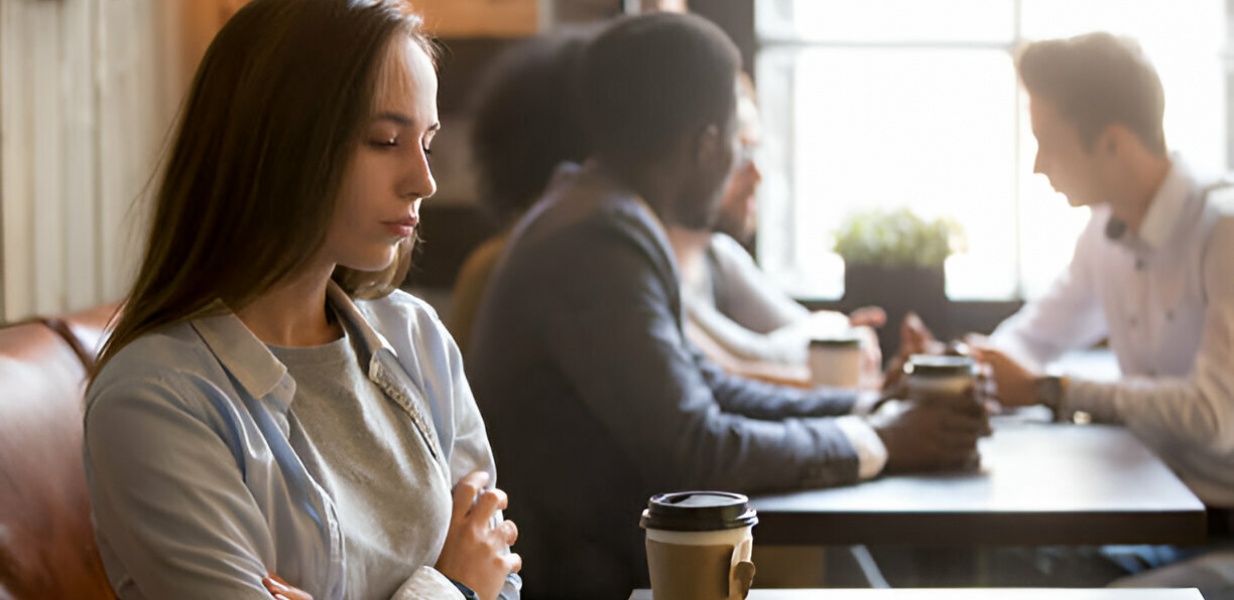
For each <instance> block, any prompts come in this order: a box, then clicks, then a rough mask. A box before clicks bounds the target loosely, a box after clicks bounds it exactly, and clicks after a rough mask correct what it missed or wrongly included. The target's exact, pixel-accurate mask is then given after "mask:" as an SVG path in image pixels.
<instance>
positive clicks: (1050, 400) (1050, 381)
mask: <svg viewBox="0 0 1234 600" xmlns="http://www.w3.org/2000/svg"><path fill="white" fill-rule="evenodd" d="M1062 397H1063V382H1062V379H1060V378H1058V377H1040V378H1038V379H1037V401H1038V402H1040V403H1041V404H1044V405H1046V406H1048V407H1050V408H1053V409H1057V408H1058V405H1059V403H1060V401H1061V400H1062Z"/></svg>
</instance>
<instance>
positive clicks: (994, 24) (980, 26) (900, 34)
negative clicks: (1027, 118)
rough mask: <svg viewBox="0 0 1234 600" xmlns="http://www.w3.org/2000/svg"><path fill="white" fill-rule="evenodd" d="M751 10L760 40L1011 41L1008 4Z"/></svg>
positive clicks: (783, 3)
mask: <svg viewBox="0 0 1234 600" xmlns="http://www.w3.org/2000/svg"><path fill="white" fill-rule="evenodd" d="M755 8H756V10H757V13H756V15H757V17H756V19H757V27H758V34H759V36H761V37H763V38H775V39H780V40H797V41H801V40H805V41H833V42H894V43H903V42H914V41H915V42H947V43H955V42H967V43H973V42H985V43H998V44H1007V43H1010V42H1011V41H1012V39H1013V29H1014V5H1013V3H1012V1H1011V0H934V1H932V2H923V1H922V0H861V1H858V2H854V1H852V0H770V1H764V2H758V3H757V4H756V7H755Z"/></svg>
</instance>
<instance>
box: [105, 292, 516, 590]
mask: <svg viewBox="0 0 1234 600" xmlns="http://www.w3.org/2000/svg"><path fill="white" fill-rule="evenodd" d="M329 298H330V302H331V304H332V306H334V308H335V310H336V311H337V313H338V315H339V317H340V319H342V320H344V321H345V322H346V323H347V324H348V325H349V328H350V330H351V331H353V332H356V333H357V334H358V337H359V338H360V339H359V340H358V342H359V343H358V344H357V347H358V353H359V354H360V360H361V361H362V364H367V372H368V376H369V378H370V379H371V380H373V381H374V382H375V383H376V384H377V385H378V386H379V387H380V388H381V389H382V390H383V391H385V392H386V395H387V397H388V398H389V399H390V400H391V401H393V402H395V403H397V404H398V405H399V407H400V408H401V409H402V410H403V411H404V412H406V414H407V416H408V419H409V421H410V422H411V424H412V425H413V426H414V427H415V429H416V430H417V432H418V433H419V434H420V436H421V438H422V440H423V442H424V443H425V444H426V445H427V446H428V450H429V452H430V454H431V455H432V456H433V457H434V459H435V460H436V462H437V466H438V467H440V469H439V471H438V472H437V474H435V475H434V476H447V477H448V478H449V484H450V486H451V487H452V486H453V485H454V484H455V483H457V482H458V480H459V479H461V478H462V477H463V476H464V475H466V474H467V473H470V472H472V471H475V470H486V471H488V472H489V474H490V475H492V476H493V480H494V481H495V471H494V466H493V457H492V452H491V450H490V448H489V444H488V438H487V435H486V432H485V428H484V422H483V420H482V419H481V416H480V413H479V411H478V409H477V408H476V405H475V401H474V400H473V398H472V395H471V390H470V387H469V386H468V384H467V380H466V377H465V376H464V374H463V368H462V361H461V358H460V356H459V353H458V349H457V347H456V346H455V344H454V341H453V340H452V339H451V338H450V336H449V334H448V333H447V332H446V330H445V327H444V326H442V324H441V322H440V320H439V319H438V318H437V315H436V314H435V313H434V311H433V310H432V309H431V308H430V307H429V306H428V305H427V304H425V303H424V302H423V301H421V300H419V299H416V298H414V297H412V296H410V295H408V294H406V293H403V292H395V293H394V294H391V295H390V296H388V297H386V298H383V299H379V300H371V301H354V302H353V301H352V300H351V299H349V298H348V297H347V296H346V294H344V293H343V292H342V291H341V290H340V289H339V288H337V287H335V286H334V285H333V284H331V288H330V291H329ZM379 332H380V333H379ZM295 389H296V383H295V381H293V380H292V379H291V377H290V376H289V375H288V374H287V369H286V368H285V367H284V366H283V365H282V363H280V362H279V361H278V360H277V359H276V358H275V357H274V355H273V354H271V353H270V351H269V350H268V349H267V348H266V346H265V345H264V344H263V343H262V342H261V341H260V340H259V339H257V338H256V337H255V336H254V335H253V334H252V333H251V332H250V331H249V330H248V329H247V328H246V327H245V326H244V324H243V323H242V322H241V321H240V320H239V319H238V318H237V317H236V316H235V315H234V314H232V313H230V312H223V313H222V314H219V315H216V316H207V317H202V318H198V319H195V320H192V321H189V322H184V323H179V324H176V325H172V326H169V327H167V328H165V329H162V330H160V331H158V332H155V333H152V334H149V335H146V336H143V337H142V338H140V339H138V340H135V341H134V342H133V343H131V344H129V345H128V346H126V347H125V348H124V349H122V350H121V351H120V352H119V353H118V354H116V356H115V357H114V358H113V359H112V360H111V361H110V362H109V363H108V364H107V366H106V367H105V368H104V369H103V371H102V372H101V373H100V374H99V375H98V377H97V378H96V379H95V381H94V382H93V384H92V385H91V387H90V390H89V393H88V395H87V400H86V413H85V449H84V455H85V465H86V475H87V479H88V482H89V486H90V495H91V503H92V508H93V511H94V521H95V529H96V534H97V537H98V541H99V549H100V552H101V554H102V558H103V563H104V566H105V567H106V569H107V575H108V578H109V579H110V580H111V582H112V586H113V587H114V588H115V589H116V590H117V593H118V594H119V596H120V597H121V598H123V599H130V598H136V599H145V598H151V599H155V598H173V597H174V598H203V599H204V598H211V599H213V598H228V599H236V598H254V599H258V598H260V599H263V600H267V599H268V598H269V593H268V592H266V590H265V589H264V588H263V587H262V583H261V580H262V577H264V576H265V575H266V574H267V573H268V572H275V573H278V574H279V575H280V576H282V577H283V578H284V579H286V580H287V581H289V582H290V583H292V584H293V585H295V586H296V587H299V588H301V589H303V590H305V591H307V592H309V593H311V594H312V595H313V597H314V598H317V599H318V600H324V599H341V598H342V592H343V589H344V587H343V586H344V578H345V572H346V570H345V568H344V560H345V559H344V556H343V543H342V540H341V533H340V531H339V521H338V516H337V514H336V512H335V506H334V504H333V502H332V501H331V498H330V497H329V496H328V495H327V494H326V493H325V491H324V490H323V489H322V487H321V486H320V485H318V483H317V482H315V481H314V480H313V478H312V476H311V475H310V474H309V472H308V471H307V470H306V469H305V467H304V465H303V464H302V463H301V461H300V458H299V457H298V456H297V455H296V453H295V452H294V451H293V449H292V447H291V445H290V444H289V442H288V434H289V431H288V419H287V411H288V408H289V406H290V405H291V401H292V398H293V397H294V395H295ZM418 525H421V524H419V523H417V521H416V507H415V506H408V507H407V519H406V520H405V521H404V522H400V523H391V524H390V526H391V527H416V526H418ZM407 573H408V577H407V581H406V583H405V584H404V585H403V586H402V587H401V589H400V590H399V592H398V593H397V594H396V595H395V597H396V598H430V597H431V598H445V597H453V598H457V597H460V596H461V595H460V594H459V593H458V591H457V590H456V589H455V588H454V586H453V585H452V584H451V583H450V582H449V580H448V579H446V578H445V577H444V576H443V575H441V573H439V572H437V571H436V570H434V569H432V567H431V565H408V569H407ZM353 583H354V582H353ZM352 587H354V585H353V586H352ZM517 588H518V577H517V576H514V575H512V576H511V577H510V579H509V581H508V582H507V585H506V589H505V590H504V592H503V597H506V598H517V597H518V590H517Z"/></svg>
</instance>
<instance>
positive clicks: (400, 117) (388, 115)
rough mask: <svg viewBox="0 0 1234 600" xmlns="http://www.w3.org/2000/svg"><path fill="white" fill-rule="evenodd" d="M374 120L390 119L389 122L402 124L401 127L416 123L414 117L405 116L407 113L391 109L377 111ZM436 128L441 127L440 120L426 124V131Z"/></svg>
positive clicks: (435, 129)
mask: <svg viewBox="0 0 1234 600" xmlns="http://www.w3.org/2000/svg"><path fill="white" fill-rule="evenodd" d="M374 120H375V121H391V122H393V123H394V124H396V125H400V126H402V127H411V126H412V125H415V124H416V120H415V119H413V118H411V117H409V116H407V115H405V114H403V113H398V112H392V111H387V112H383V113H379V114H378V115H377V118H376V119H374ZM438 129H441V122H440V121H438V122H435V123H433V124H432V125H429V126H428V131H437V130H438Z"/></svg>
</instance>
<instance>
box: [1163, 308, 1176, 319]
mask: <svg viewBox="0 0 1234 600" xmlns="http://www.w3.org/2000/svg"><path fill="white" fill-rule="evenodd" d="M1165 320H1167V321H1173V320H1174V311H1172V310H1167V311H1165Z"/></svg>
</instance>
